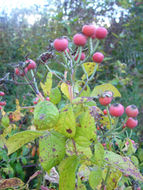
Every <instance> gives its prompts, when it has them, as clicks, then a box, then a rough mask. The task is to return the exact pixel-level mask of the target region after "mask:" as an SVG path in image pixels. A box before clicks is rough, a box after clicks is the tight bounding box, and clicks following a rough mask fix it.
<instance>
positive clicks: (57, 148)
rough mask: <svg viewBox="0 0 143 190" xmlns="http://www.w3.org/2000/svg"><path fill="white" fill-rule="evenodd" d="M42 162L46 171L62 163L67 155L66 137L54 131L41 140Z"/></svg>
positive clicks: (40, 158)
mask: <svg viewBox="0 0 143 190" xmlns="http://www.w3.org/2000/svg"><path fill="white" fill-rule="evenodd" d="M39 152H40V157H39V160H40V163H41V165H42V167H43V168H44V170H45V171H48V170H49V169H51V168H52V167H54V166H56V165H57V164H59V163H60V161H61V160H62V159H63V158H64V156H65V138H63V136H62V135H61V134H59V133H57V132H52V133H50V134H48V135H47V136H44V137H41V139H40V140H39Z"/></svg>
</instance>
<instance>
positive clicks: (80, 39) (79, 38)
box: [73, 34, 87, 46]
mask: <svg viewBox="0 0 143 190" xmlns="http://www.w3.org/2000/svg"><path fill="white" fill-rule="evenodd" d="M86 41H87V40H86V37H85V36H84V35H83V34H75V35H74V37H73V42H74V44H75V45H77V46H84V45H85V44H86Z"/></svg>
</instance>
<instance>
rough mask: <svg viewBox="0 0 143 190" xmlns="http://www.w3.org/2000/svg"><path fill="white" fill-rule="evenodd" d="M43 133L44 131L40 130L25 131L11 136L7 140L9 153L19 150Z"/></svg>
mask: <svg viewBox="0 0 143 190" xmlns="http://www.w3.org/2000/svg"><path fill="white" fill-rule="evenodd" d="M42 135H43V132H38V131H23V132H19V133H16V134H14V135H13V136H11V137H9V138H8V140H7V141H6V146H7V148H8V155H10V154H11V153H13V152H15V151H17V150H18V149H19V148H21V147H22V146H23V145H24V144H26V143H28V142H31V141H33V140H35V139H36V138H38V137H39V136H42Z"/></svg>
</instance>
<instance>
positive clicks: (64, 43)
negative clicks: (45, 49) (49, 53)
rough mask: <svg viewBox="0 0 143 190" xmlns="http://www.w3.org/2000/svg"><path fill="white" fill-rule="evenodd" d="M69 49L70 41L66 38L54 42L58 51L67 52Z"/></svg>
mask: <svg viewBox="0 0 143 190" xmlns="http://www.w3.org/2000/svg"><path fill="white" fill-rule="evenodd" d="M67 47H68V40H67V39H65V38H60V39H59V38H58V39H55V40H54V48H55V49H56V50H57V51H65V50H66V49H67Z"/></svg>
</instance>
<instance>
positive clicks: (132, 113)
mask: <svg viewBox="0 0 143 190" xmlns="http://www.w3.org/2000/svg"><path fill="white" fill-rule="evenodd" d="M138 113H139V110H138V108H137V107H136V106H135V105H129V106H128V107H126V114H127V116H128V117H136V116H137V115H138Z"/></svg>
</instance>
